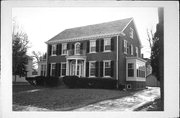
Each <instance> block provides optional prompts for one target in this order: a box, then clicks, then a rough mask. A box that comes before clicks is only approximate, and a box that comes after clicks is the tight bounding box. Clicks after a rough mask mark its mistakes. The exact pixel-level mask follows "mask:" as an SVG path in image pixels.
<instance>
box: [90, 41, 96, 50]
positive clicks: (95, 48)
mask: <svg viewBox="0 0 180 118" xmlns="http://www.w3.org/2000/svg"><path fill="white" fill-rule="evenodd" d="M93 42H94V43H95V46H93V47H95V51H92V50H91V47H92V43H93ZM89 48H90V49H89V52H90V53H96V40H90V44H89Z"/></svg>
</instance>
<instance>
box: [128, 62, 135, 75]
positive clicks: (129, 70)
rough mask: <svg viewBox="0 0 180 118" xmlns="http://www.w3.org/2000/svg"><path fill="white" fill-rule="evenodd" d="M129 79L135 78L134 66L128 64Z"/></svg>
mask: <svg viewBox="0 0 180 118" xmlns="http://www.w3.org/2000/svg"><path fill="white" fill-rule="evenodd" d="M128 77H134V64H133V63H128Z"/></svg>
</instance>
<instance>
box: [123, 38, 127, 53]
mask: <svg viewBox="0 0 180 118" xmlns="http://www.w3.org/2000/svg"><path fill="white" fill-rule="evenodd" d="M123 41H124V45H123V48H124V54H127V48H128V47H127V40H125V39H124V40H123Z"/></svg>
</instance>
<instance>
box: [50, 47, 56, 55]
mask: <svg viewBox="0 0 180 118" xmlns="http://www.w3.org/2000/svg"><path fill="white" fill-rule="evenodd" d="M51 55H56V45H52V50H51Z"/></svg>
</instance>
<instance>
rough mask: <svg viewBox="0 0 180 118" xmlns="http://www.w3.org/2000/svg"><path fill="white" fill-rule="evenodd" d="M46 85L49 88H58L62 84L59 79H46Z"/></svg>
mask: <svg viewBox="0 0 180 118" xmlns="http://www.w3.org/2000/svg"><path fill="white" fill-rule="evenodd" d="M45 84H46V86H49V87H55V86H58V85H59V84H60V83H59V78H58V77H46V79H45Z"/></svg>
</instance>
